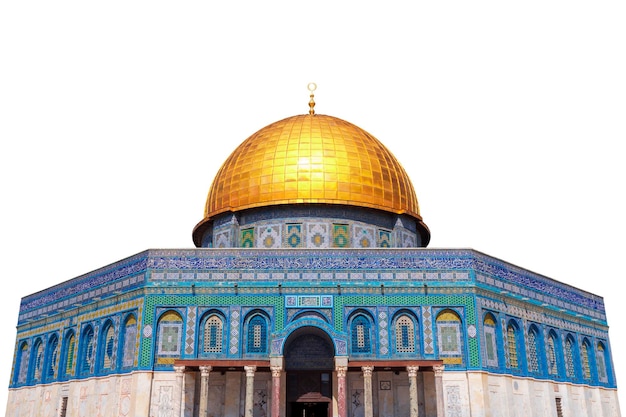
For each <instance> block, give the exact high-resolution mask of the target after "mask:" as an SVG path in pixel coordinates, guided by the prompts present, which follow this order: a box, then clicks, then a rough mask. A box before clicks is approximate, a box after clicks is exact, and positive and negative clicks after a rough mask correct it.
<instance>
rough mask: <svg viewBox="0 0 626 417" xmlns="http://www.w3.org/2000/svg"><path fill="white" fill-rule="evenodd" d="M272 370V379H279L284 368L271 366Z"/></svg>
mask: <svg viewBox="0 0 626 417" xmlns="http://www.w3.org/2000/svg"><path fill="white" fill-rule="evenodd" d="M270 370H271V371H272V377H273V378H278V377H280V374H281V373H282V372H283V367H282V366H270Z"/></svg>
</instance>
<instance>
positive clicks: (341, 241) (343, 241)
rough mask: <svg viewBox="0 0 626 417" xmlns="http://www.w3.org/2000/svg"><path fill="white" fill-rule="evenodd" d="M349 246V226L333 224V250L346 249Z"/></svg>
mask: <svg viewBox="0 0 626 417" xmlns="http://www.w3.org/2000/svg"><path fill="white" fill-rule="evenodd" d="M349 246H350V226H349V225H347V224H333V244H332V247H333V248H347V247H349Z"/></svg>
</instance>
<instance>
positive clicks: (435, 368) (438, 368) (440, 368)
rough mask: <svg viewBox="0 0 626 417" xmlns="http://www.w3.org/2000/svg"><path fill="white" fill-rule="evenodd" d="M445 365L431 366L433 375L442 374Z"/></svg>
mask: <svg viewBox="0 0 626 417" xmlns="http://www.w3.org/2000/svg"><path fill="white" fill-rule="evenodd" d="M445 367H446V366H445V365H435V366H433V371H435V376H442V375H443V370H444V368H445Z"/></svg>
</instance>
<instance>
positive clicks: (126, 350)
mask: <svg viewBox="0 0 626 417" xmlns="http://www.w3.org/2000/svg"><path fill="white" fill-rule="evenodd" d="M137 326H138V323H137V318H136V317H135V315H134V314H133V313H130V314H128V315H127V316H126V319H125V320H124V324H123V325H122V329H121V332H120V335H121V336H122V340H121V341H120V342H119V348H118V349H120V350H121V353H120V354H119V355H118V357H119V358H120V361H121V363H120V365H121V367H122V369H127V368H132V367H133V366H134V365H135V352H136V351H137V344H138V339H137V334H138V331H137V330H138V328H137Z"/></svg>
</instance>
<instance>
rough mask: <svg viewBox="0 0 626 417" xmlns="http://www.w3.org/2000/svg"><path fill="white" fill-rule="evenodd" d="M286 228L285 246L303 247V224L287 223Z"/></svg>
mask: <svg viewBox="0 0 626 417" xmlns="http://www.w3.org/2000/svg"><path fill="white" fill-rule="evenodd" d="M285 228H286V231H285V241H284V246H285V247H289V248H301V247H303V246H304V243H305V238H304V234H303V232H302V224H294V223H287V225H286V226H285Z"/></svg>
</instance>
